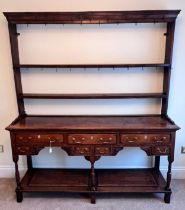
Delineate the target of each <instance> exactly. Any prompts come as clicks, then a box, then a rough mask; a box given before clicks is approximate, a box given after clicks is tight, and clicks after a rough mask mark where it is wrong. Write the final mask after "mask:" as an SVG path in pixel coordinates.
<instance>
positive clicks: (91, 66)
mask: <svg viewBox="0 0 185 210" xmlns="http://www.w3.org/2000/svg"><path fill="white" fill-rule="evenodd" d="M170 66H171V65H170V64H168V63H148V64H147V63H145V64H142V63H141V64H139V63H138V64H20V65H18V66H15V67H14V68H145V67H156V68H159V67H170Z"/></svg>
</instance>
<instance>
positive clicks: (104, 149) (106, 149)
mask: <svg viewBox="0 0 185 210" xmlns="http://www.w3.org/2000/svg"><path fill="white" fill-rule="evenodd" d="M97 151H98V153H99V154H106V153H107V152H108V151H109V149H108V148H102V149H101V148H97Z"/></svg>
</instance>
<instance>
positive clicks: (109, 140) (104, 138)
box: [67, 134, 116, 144]
mask: <svg viewBox="0 0 185 210" xmlns="http://www.w3.org/2000/svg"><path fill="white" fill-rule="evenodd" d="M67 141H68V143H69V144H116V134H70V135H68V139H67Z"/></svg>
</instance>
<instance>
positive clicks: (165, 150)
mask: <svg viewBox="0 0 185 210" xmlns="http://www.w3.org/2000/svg"><path fill="white" fill-rule="evenodd" d="M169 153H170V147H169V146H156V147H153V148H152V154H153V155H160V156H161V155H169Z"/></svg>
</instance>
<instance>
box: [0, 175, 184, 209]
mask: <svg viewBox="0 0 185 210" xmlns="http://www.w3.org/2000/svg"><path fill="white" fill-rule="evenodd" d="M172 188H173V194H172V198H171V203H170V204H165V203H164V202H163V196H162V195H161V194H144V195H139V194H132V195H131V194H103V195H98V196H97V202H96V204H90V200H89V199H88V197H87V196H86V195H82V194H71V193H70V194H66V193H45V194H44V193H34V194H33V193H32V194H31V193H29V194H28V193H24V199H23V202H22V203H17V202H16V200H15V193H14V189H15V182H14V179H0V210H60V209H62V210H85V209H87V210H95V209H96V210H136V209H137V210H140V209H141V210H149V209H152V210H155V209H156V210H184V209H185V180H173V181H172Z"/></svg>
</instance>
